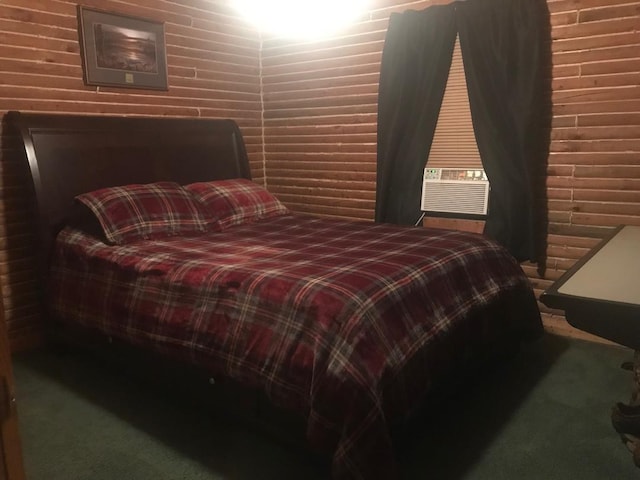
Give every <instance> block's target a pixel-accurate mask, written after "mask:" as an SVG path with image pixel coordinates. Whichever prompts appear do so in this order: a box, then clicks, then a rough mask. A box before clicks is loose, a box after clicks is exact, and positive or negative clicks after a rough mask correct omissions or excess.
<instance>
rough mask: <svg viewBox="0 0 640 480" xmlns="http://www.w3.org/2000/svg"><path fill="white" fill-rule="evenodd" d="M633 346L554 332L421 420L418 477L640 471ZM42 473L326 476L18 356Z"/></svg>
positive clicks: (589, 475)
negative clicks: (625, 408) (622, 431)
mask: <svg viewBox="0 0 640 480" xmlns="http://www.w3.org/2000/svg"><path fill="white" fill-rule="evenodd" d="M631 356H632V352H631V351H630V350H628V349H624V348H619V347H610V346H604V345H599V344H592V343H587V342H581V341H577V340H567V339H564V338H560V337H555V336H545V337H544V338H543V339H541V340H540V341H538V342H536V343H535V344H532V345H530V346H528V347H527V348H526V350H525V351H524V352H522V354H521V355H519V356H518V357H517V358H516V359H514V360H513V361H512V362H510V363H509V364H508V365H504V366H503V367H502V368H500V369H499V370H498V371H496V372H493V373H491V374H490V375H482V378H480V377H479V376H478V378H477V381H475V382H470V383H468V384H467V385H466V387H465V388H464V390H462V391H460V392H459V393H458V394H457V395H456V396H455V397H454V398H452V399H451V400H450V401H448V402H447V403H446V404H443V405H441V406H440V407H438V408H437V409H436V411H434V412H432V415H429V416H428V418H427V419H426V420H425V421H423V422H420V423H419V424H417V428H416V429H415V430H416V431H415V432H414V433H415V438H413V439H412V441H411V442H408V443H406V444H403V445H402V447H401V449H400V452H401V453H400V465H401V471H402V478H406V479H437V480H439V479H447V480H449V479H474V480H482V479H491V480H500V479H509V480H512V479H518V480H527V479H544V480H554V479H562V480H566V479H580V480H590V479H593V480H603V479H616V480H625V479H637V478H640V469H638V468H636V467H635V466H634V465H633V462H632V459H631V454H630V452H629V451H628V450H627V449H626V447H625V446H624V445H623V444H622V442H621V441H620V439H619V437H618V436H617V435H616V433H615V432H614V431H613V429H612V427H611V424H610V419H609V412H610V409H611V406H612V405H613V404H614V403H615V402H616V401H626V400H628V398H629V394H630V391H631V377H630V373H629V372H626V371H623V370H622V369H620V364H621V363H622V362H623V361H625V360H630V359H631ZM14 373H15V376H16V383H17V390H18V415H19V419H20V429H21V432H20V433H21V437H22V442H23V450H24V459H25V466H26V470H27V476H28V479H29V480H76V479H77V480H84V479H87V480H89V479H90V480H107V479H108V480H114V479H117V480H146V479H149V480H151V479H153V480H165V479H166V480H169V479H171V480H178V479H189V480H198V479H207V480H208V479H234V480H245V479H252V480H253V479H309V480H314V479H326V478H328V473H327V470H326V468H325V466H324V465H319V464H318V463H314V462H311V461H310V460H309V459H308V458H307V457H305V456H304V455H301V454H300V452H299V451H297V450H296V449H294V448H291V447H290V446H286V445H284V444H282V443H280V442H277V441H274V440H273V439H272V438H271V437H269V436H267V435H266V434H264V433H259V432H257V431H255V430H251V429H248V428H246V427H242V426H240V425H238V424H237V422H234V421H227V419H226V418H225V417H224V416H222V417H221V416H218V417H216V416H210V415H207V414H205V413H204V412H202V411H200V410H198V409H195V408H180V407H179V405H177V404H176V403H175V402H170V401H167V399H166V398H164V397H160V396H158V395H157V394H154V393H153V390H150V389H149V388H145V387H144V386H143V385H140V384H139V382H137V381H135V380H133V379H132V378H130V377H127V376H123V375H118V374H116V373H115V372H114V371H113V370H110V369H108V368H105V367H104V366H102V365H99V364H95V363H94V362H92V361H91V360H89V359H86V358H85V357H78V356H76V355H60V354H56V353H53V352H51V351H46V350H43V351H37V352H30V353H27V354H21V355H17V356H16V357H15V358H14Z"/></svg>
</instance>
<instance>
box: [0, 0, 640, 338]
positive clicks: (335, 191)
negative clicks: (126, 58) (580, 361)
mask: <svg viewBox="0 0 640 480" xmlns="http://www.w3.org/2000/svg"><path fill="white" fill-rule="evenodd" d="M442 3H448V0H437V1H436V0H419V1H407V0H372V2H371V3H370V7H369V10H368V11H367V12H365V13H364V14H363V15H362V16H361V17H360V18H359V19H358V21H357V22H356V23H354V24H353V25H352V26H351V27H349V28H347V29H345V30H343V31H341V32H338V33H336V34H334V35H333V36H332V37H331V38H327V39H324V40H322V41H314V42H310V41H300V40H297V41H293V40H287V39H279V38H275V37H270V36H262V35H260V33H259V32H257V31H255V30H254V29H253V28H252V27H251V26H250V25H248V24H246V23H245V22H243V21H242V20H240V19H238V18H237V16H236V13H234V11H233V9H232V8H231V7H230V4H229V1H228V0H185V1H183V2H173V1H169V0H123V1H116V0H104V1H102V0H87V1H85V2H83V4H84V5H87V6H90V7H97V8H100V9H104V10H110V11H117V12H122V13H128V14H132V15H137V16H142V17H147V18H151V19H155V20H158V21H163V22H165V31H166V37H167V52H168V70H169V83H170V90H169V91H168V92H150V91H144V90H129V89H126V90H125V89H115V88H102V87H89V86H85V85H84V84H83V82H82V66H81V61H80V56H79V53H78V52H79V47H78V42H77V30H76V29H77V23H76V11H75V9H76V3H75V2H72V1H71V0H5V1H3V2H2V3H1V4H0V115H1V114H2V113H3V112H5V111H7V110H10V109H16V110H27V111H45V112H68V113H80V114H82V113H91V114H95V113H101V114H116V115H169V116H202V117H230V118H234V119H235V120H236V121H237V122H238V123H239V125H240V127H241V129H242V130H243V134H244V135H245V139H246V142H247V150H248V152H249V157H250V161H251V167H252V172H253V175H254V178H256V179H257V180H258V181H266V184H267V186H268V188H269V189H270V190H271V191H273V192H274V193H275V194H276V195H278V196H279V197H281V198H282V200H283V201H284V202H285V203H286V204H287V206H289V207H290V208H291V209H293V210H295V211H299V212H306V213H311V214H315V215H325V216H333V217H341V218H354V219H372V218H373V211H374V208H375V204H374V200H375V182H376V129H377V123H376V119H377V85H378V78H379V73H380V60H381V56H382V48H383V45H384V36H385V33H386V29H387V25H388V19H389V15H390V14H391V13H393V12H401V11H404V10H407V9H422V8H427V7H428V6H430V5H434V4H442ZM547 5H548V7H549V11H550V24H551V36H552V39H551V50H552V57H553V58H552V63H553V66H552V67H551V68H550V75H551V76H552V79H551V80H552V87H553V129H552V132H551V137H552V138H551V145H550V153H549V157H548V168H547V178H546V180H545V181H546V189H547V190H546V191H547V197H548V204H547V208H548V218H549V223H548V235H547V242H548V248H547V255H548V257H547V260H546V274H545V278H540V277H539V275H538V269H537V268H536V266H533V265H527V264H525V265H523V269H524V270H525V272H526V273H527V275H528V276H529V278H530V279H531V281H532V283H533V285H534V288H535V289H536V292H537V293H540V292H541V291H542V290H544V288H546V287H547V286H548V285H550V283H551V282H552V281H553V280H554V279H557V278H559V277H560V276H561V275H562V273H563V272H564V271H566V269H568V268H570V267H571V265H573V264H574V263H575V262H576V261H577V260H578V259H579V258H580V257H581V256H582V255H583V254H584V253H585V252H586V251H587V250H588V249H589V248H591V247H592V246H593V245H595V244H596V243H597V241H598V239H600V238H602V237H603V236H604V235H606V234H607V232H609V231H610V230H611V228H612V227H614V226H615V225H617V224H618V223H629V224H633V225H639V224H640V113H638V112H640V86H639V85H640V34H639V33H638V32H639V31H640V28H639V27H640V20H639V19H640V15H639V14H640V1H633V0H547ZM1 135H2V137H1V141H0V155H1V156H2V157H1V161H0V195H1V197H0V198H1V201H0V219H1V221H0V281H1V282H2V295H3V298H4V302H5V314H6V317H7V322H8V325H9V335H10V338H11V341H12V345H14V346H16V345H23V344H28V343H29V342H28V341H26V340H24V337H25V335H26V336H27V337H28V336H33V335H34V332H38V331H39V324H38V321H39V320H38V319H39V318H40V317H39V314H38V312H39V307H38V305H37V302H34V298H37V293H36V294H35V297H34V292H33V288H34V283H33V274H34V267H33V245H34V243H33V240H32V234H33V232H32V222H31V221H30V218H31V215H32V208H33V205H32V203H31V202H32V198H31V195H30V192H29V191H28V181H27V180H28V177H26V176H25V175H28V174H27V173H26V172H25V171H24V170H23V168H22V165H21V159H20V155H19V142H17V141H16V138H13V137H12V134H11V132H7V131H6V129H5V128H3V129H2V133H1ZM544 311H545V312H546V311H547V310H544ZM550 315H552V316H553V322H552V323H550V324H551V325H553V327H552V329H553V331H559V332H564V333H568V334H571V335H573V334H574V333H575V332H574V330H572V329H570V328H567V327H565V326H563V325H564V324H563V322H564V320H563V318H562V315H561V312H552V313H551V314H550ZM559 325H560V326H559ZM29 338H31V337H29Z"/></svg>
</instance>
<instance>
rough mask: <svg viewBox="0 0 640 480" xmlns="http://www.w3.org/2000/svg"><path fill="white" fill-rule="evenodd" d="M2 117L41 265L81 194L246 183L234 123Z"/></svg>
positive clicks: (247, 175)
mask: <svg viewBox="0 0 640 480" xmlns="http://www.w3.org/2000/svg"><path fill="white" fill-rule="evenodd" d="M6 120H7V121H8V122H9V124H10V125H12V126H14V127H15V128H17V129H18V130H19V131H20V134H21V136H22V140H23V142H24V147H25V152H26V157H27V160H28V162H29V168H30V170H31V176H32V179H33V186H34V191H35V196H36V201H37V208H38V213H39V230H40V232H39V234H40V240H41V249H42V251H41V254H42V259H43V261H45V262H46V261H47V259H48V258H49V250H50V247H51V245H52V241H53V238H54V237H55V235H56V234H57V232H58V231H59V229H60V227H61V226H62V225H64V223H65V222H66V220H67V219H68V217H69V215H70V214H71V212H72V211H73V204H74V197H75V196H76V195H78V194H80V193H83V192H89V191H92V190H96V189H98V188H103V187H109V186H116V185H126V184H131V183H151V182H157V181H163V180H165V181H166V180H170V181H175V182H178V183H180V184H187V183H193V182H197V181H207V180H219V179H228V178H249V179H250V178H251V172H250V168H249V161H248V158H247V152H246V149H245V146H244V142H243V139H242V135H241V133H240V130H239V128H238V126H237V125H236V123H235V122H234V121H232V120H215V119H196V118H149V117H113V116H81V115H56V114H36V113H23V112H9V113H8V114H7V117H6Z"/></svg>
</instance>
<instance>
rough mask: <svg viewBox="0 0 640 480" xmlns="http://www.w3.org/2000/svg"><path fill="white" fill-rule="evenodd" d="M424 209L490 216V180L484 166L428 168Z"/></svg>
mask: <svg viewBox="0 0 640 480" xmlns="http://www.w3.org/2000/svg"><path fill="white" fill-rule="evenodd" d="M421 206H422V211H423V212H429V213H440V214H446V213H450V214H456V215H486V214H487V211H488V206H489V180H488V179H487V176H486V174H485V172H484V170H482V169H461V168H425V169H424V178H423V182H422V203H421Z"/></svg>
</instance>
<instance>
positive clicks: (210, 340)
mask: <svg viewBox="0 0 640 480" xmlns="http://www.w3.org/2000/svg"><path fill="white" fill-rule="evenodd" d="M50 278H51V283H50V288H49V293H50V306H51V308H52V311H53V313H54V314H55V315H56V316H58V317H60V318H61V319H64V320H65V321H71V322H77V323H79V324H81V325H84V326H86V327H90V328H95V329H98V330H99V331H101V332H104V333H105V334H108V335H112V336H114V337H119V338H121V339H124V340H125V341H127V342H130V343H132V344H135V345H140V346H143V347H145V348H150V349H154V350H156V351H160V352H164V353H167V354H171V355H177V356H180V357H183V358H185V359H188V360H189V361H192V362H194V363H196V364H200V365H204V366H206V367H207V368H210V369H211V370H212V371H213V372H214V373H215V372H217V373H219V374H224V375H226V376H228V377H231V378H234V379H236V380H239V381H240V382H243V383H244V384H247V385H249V386H255V387H259V388H261V389H263V390H264V391H265V392H266V393H267V395H268V396H269V397H270V399H271V400H272V401H273V402H274V403H275V404H276V405H280V406H283V407H286V408H289V409H296V410H298V411H300V412H304V413H306V415H308V423H307V425H308V426H307V436H308V439H309V441H310V443H311V445H312V446H314V447H316V448H319V449H322V450H325V451H326V450H328V451H330V452H333V475H334V477H335V478H393V477H394V475H395V470H394V469H395V463H394V457H393V450H392V446H391V440H390V434H389V424H390V422H391V421H394V420H396V419H397V418H398V417H399V416H402V415H405V414H406V413H407V412H409V411H410V410H411V409H412V408H414V407H415V406H416V403H418V402H419V401H420V400H422V398H423V397H424V394H425V393H426V392H428V390H429V387H430V385H431V383H432V381H433V379H434V377H435V376H437V375H438V371H439V370H440V369H442V368H445V367H444V366H442V365H440V364H441V363H443V362H440V361H435V360H439V359H442V358H448V357H451V355H452V352H451V351H450V350H451V348H452V345H456V343H455V342H452V341H451V338H456V337H457V338H458V339H459V340H458V342H459V343H461V342H462V340H461V339H464V342H478V343H480V342H482V340H483V336H486V335H491V329H492V328H493V329H496V328H501V329H504V328H508V329H509V330H510V331H512V332H513V335H514V336H516V337H517V336H518V335H520V334H524V333H527V332H533V331H537V330H539V328H540V319H539V314H538V312H537V307H536V306H535V301H533V295H531V298H532V302H531V305H523V306H522V308H523V312H524V310H525V309H527V308H529V309H535V312H533V313H534V314H533V315H532V314H531V313H532V312H531V311H530V312H526V313H527V314H522V315H516V316H515V317H514V318H513V319H512V323H511V324H509V325H505V324H504V323H501V324H496V325H495V326H492V325H491V324H488V325H483V326H482V327H481V328H475V327H474V326H473V324H472V323H470V322H469V320H468V319H469V318H471V314H472V313H473V312H474V311H476V310H477V309H479V308H481V307H482V306H485V305H488V304H490V303H491V302H493V301H496V300H497V299H499V298H500V297H501V296H502V295H504V294H505V292H511V291H514V290H518V289H525V290H530V286H529V284H528V280H527V278H526V277H525V275H524V274H523V272H522V270H521V269H520V267H519V265H518V264H517V263H516V261H515V260H514V259H513V258H512V257H511V256H510V255H509V254H507V253H506V252H505V250H503V249H502V248H501V247H499V246H497V245H496V244H494V243H493V242H491V241H489V240H486V239H484V238H483V237H481V236H478V235H475V234H470V233H463V232H453V231H441V230H430V229H426V228H415V227H397V226H391V225H384V224H372V223H366V222H352V221H341V220H335V219H326V218H316V217H307V216H298V215H291V216H283V217H277V218H273V219H269V220H264V221H261V222H259V223H255V224H249V225H242V226H236V227H233V228H231V229H229V230H226V231H224V232H219V233H211V234H206V235H204V236H200V237H190V238H185V237H173V238H169V239H166V240H154V241H144V242H139V243H133V244H129V245H127V246H109V245H106V244H104V243H102V242H101V241H99V240H97V239H95V238H94V237H92V236H90V235H87V234H84V233H82V232H80V231H77V230H71V229H65V230H63V231H62V232H61V233H60V235H59V236H58V240H57V245H56V251H55V256H54V259H53V264H52V275H51V277H50ZM445 349H449V351H445ZM438 352H441V353H438Z"/></svg>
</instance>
